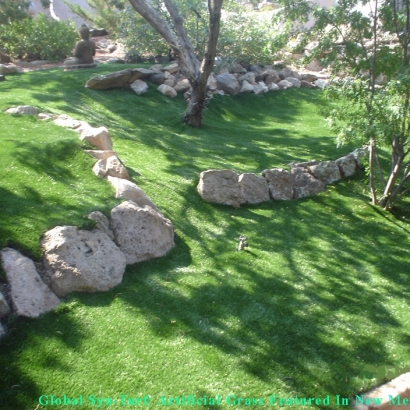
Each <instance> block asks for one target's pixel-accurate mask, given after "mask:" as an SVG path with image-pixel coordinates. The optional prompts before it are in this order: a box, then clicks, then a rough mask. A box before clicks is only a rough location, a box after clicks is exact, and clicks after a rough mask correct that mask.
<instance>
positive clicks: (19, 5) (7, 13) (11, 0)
mask: <svg viewBox="0 0 410 410" xmlns="http://www.w3.org/2000/svg"><path fill="white" fill-rule="evenodd" d="M29 7H30V0H0V24H6V23H8V22H9V21H16V20H21V19H23V18H27V17H29V15H28V8H29Z"/></svg>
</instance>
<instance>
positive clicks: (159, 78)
mask: <svg viewBox="0 0 410 410" xmlns="http://www.w3.org/2000/svg"><path fill="white" fill-rule="evenodd" d="M149 81H151V83H154V84H163V83H164V81H165V75H164V73H163V72H162V71H155V72H154V73H153V74H151V75H150V77H149Z"/></svg>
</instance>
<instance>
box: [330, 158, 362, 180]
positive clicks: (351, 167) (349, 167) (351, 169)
mask: <svg viewBox="0 0 410 410" xmlns="http://www.w3.org/2000/svg"><path fill="white" fill-rule="evenodd" d="M335 162H336V165H337V166H338V167H339V170H340V173H341V174H342V176H343V177H351V176H352V175H354V174H355V173H356V170H357V162H356V159H355V157H354V155H353V154H348V155H345V156H344V157H341V158H339V159H337V160H336V161H335Z"/></svg>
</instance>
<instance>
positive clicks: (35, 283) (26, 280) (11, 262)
mask: <svg viewBox="0 0 410 410" xmlns="http://www.w3.org/2000/svg"><path fill="white" fill-rule="evenodd" d="M1 259H2V265H3V269H4V270H5V272H6V276H7V280H8V282H9V284H10V287H11V292H10V294H11V300H12V305H13V310H14V313H15V314H16V315H20V316H28V317H37V316H39V315H41V314H42V313H45V312H48V311H49V310H52V309H54V308H56V307H57V306H58V305H59V304H60V300H59V299H58V297H57V296H56V295H55V294H54V293H53V292H52V291H51V290H50V288H49V287H48V286H47V285H46V284H45V283H44V282H43V280H42V279H41V277H40V275H39V274H38V272H37V270H36V267H35V265H34V262H33V261H32V260H31V259H29V258H27V257H25V256H23V255H22V254H21V253H20V252H18V251H16V250H14V249H11V248H4V249H3V250H2V251H1Z"/></svg>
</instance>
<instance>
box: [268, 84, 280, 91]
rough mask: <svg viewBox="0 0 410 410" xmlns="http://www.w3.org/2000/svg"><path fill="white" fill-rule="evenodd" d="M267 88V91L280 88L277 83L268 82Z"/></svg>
mask: <svg viewBox="0 0 410 410" xmlns="http://www.w3.org/2000/svg"><path fill="white" fill-rule="evenodd" d="M268 90H269V91H277V90H280V88H279V86H278V85H277V84H275V83H270V84H268Z"/></svg>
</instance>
